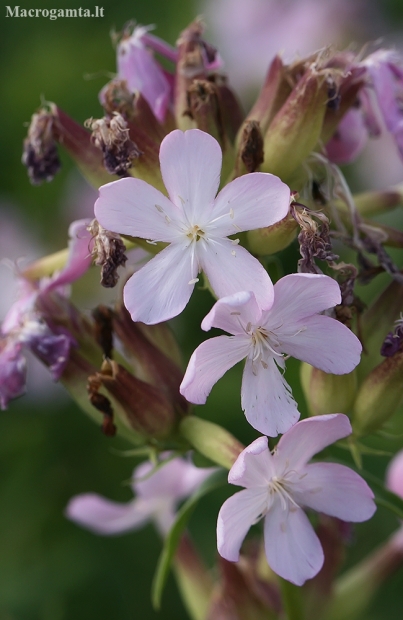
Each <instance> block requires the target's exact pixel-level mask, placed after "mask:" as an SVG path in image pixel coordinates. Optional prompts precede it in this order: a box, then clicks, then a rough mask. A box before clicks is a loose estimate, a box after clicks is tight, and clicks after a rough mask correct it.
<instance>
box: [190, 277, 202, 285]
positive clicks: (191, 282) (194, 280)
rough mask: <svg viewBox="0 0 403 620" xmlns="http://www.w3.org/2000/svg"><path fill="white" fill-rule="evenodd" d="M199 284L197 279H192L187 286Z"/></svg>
mask: <svg viewBox="0 0 403 620" xmlns="http://www.w3.org/2000/svg"><path fill="white" fill-rule="evenodd" d="M197 282H199V278H193V280H189V282H188V284H196V283H197Z"/></svg>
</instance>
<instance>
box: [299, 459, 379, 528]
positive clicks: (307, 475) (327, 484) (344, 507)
mask: <svg viewBox="0 0 403 620" xmlns="http://www.w3.org/2000/svg"><path fill="white" fill-rule="evenodd" d="M293 499H295V500H296V502H297V503H298V504H300V505H304V506H305V507H307V508H312V509H313V510H316V511H317V512H323V513H324V514H327V515H330V516H332V517H337V518H338V519H341V520H342V521H348V522H353V523H356V522H361V521H366V520H367V519H370V518H371V517H372V515H373V514H374V512H375V510H376V505H375V502H374V494H373V493H372V491H371V489H370V488H369V486H368V485H367V483H366V482H365V480H363V479H362V478H361V476H359V475H358V474H356V473H355V472H354V471H353V470H352V469H350V468H349V467H345V466H344V465H339V464H337V463H310V464H309V465H307V466H306V467H305V469H304V470H303V472H301V474H300V479H299V480H298V486H297V485H296V488H295V492H294V491H293Z"/></svg>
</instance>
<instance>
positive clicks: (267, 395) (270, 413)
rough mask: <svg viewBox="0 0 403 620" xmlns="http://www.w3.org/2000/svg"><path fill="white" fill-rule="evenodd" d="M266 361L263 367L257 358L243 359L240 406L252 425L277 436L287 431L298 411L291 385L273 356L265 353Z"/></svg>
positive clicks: (294, 420)
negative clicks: (266, 355)
mask: <svg viewBox="0 0 403 620" xmlns="http://www.w3.org/2000/svg"><path fill="white" fill-rule="evenodd" d="M265 363H266V366H267V367H265V368H264V367H263V366H262V365H261V362H260V361H259V360H258V361H257V362H252V360H250V359H247V360H246V363H245V369H244V372H243V377H242V389H241V401H242V409H243V410H244V412H245V416H246V419H247V420H248V422H249V424H251V426H253V428H256V430H258V431H260V432H261V433H264V434H265V435H269V436H270V437H276V436H277V435H278V434H280V433H285V432H286V431H288V429H289V428H291V426H293V424H295V423H296V422H297V421H298V419H299V416H300V414H299V411H298V405H297V403H296V402H295V400H294V399H293V397H292V394H291V388H290V387H289V385H288V383H287V382H286V380H285V378H284V377H283V375H282V373H281V372H280V370H279V369H278V368H277V366H276V363H275V361H274V359H273V358H272V357H267V359H266V362H265ZM256 366H258V367H257V368H256Z"/></svg>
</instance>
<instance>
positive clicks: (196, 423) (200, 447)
mask: <svg viewBox="0 0 403 620" xmlns="http://www.w3.org/2000/svg"><path fill="white" fill-rule="evenodd" d="M179 431H180V433H181V435H182V437H184V438H185V439H187V441H188V442H189V443H190V444H191V445H192V446H193V447H194V448H195V449H196V450H197V451H198V452H200V453H201V454H203V455H204V456H206V457H207V458H208V459H210V460H211V461H213V462H214V463H217V465H221V467H225V468H226V469H231V467H232V466H233V464H234V462H235V461H236V459H237V458H238V456H239V455H240V454H241V452H242V450H243V449H244V446H243V445H242V444H241V443H240V442H239V441H238V440H237V439H235V437H234V436H233V435H231V433H229V432H228V431H226V430H225V429H224V428H222V427H221V426H218V424H214V423H213V422H208V421H207V420H203V419H202V418H197V417H196V416H193V415H192V416H187V417H186V418H184V419H183V420H182V422H181V423H180V426H179Z"/></svg>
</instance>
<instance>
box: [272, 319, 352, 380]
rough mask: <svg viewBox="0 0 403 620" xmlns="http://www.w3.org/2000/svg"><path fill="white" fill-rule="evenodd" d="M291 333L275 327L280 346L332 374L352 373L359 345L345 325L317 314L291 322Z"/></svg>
mask: <svg viewBox="0 0 403 620" xmlns="http://www.w3.org/2000/svg"><path fill="white" fill-rule="evenodd" d="M293 327H294V329H295V331H294V333H290V332H288V334H287V335H286V334H285V333H284V332H282V330H278V336H279V339H280V340H281V349H282V351H283V352H284V353H287V355H292V356H293V357H296V358H297V359H299V360H302V361H304V362H308V364H311V366H314V367H315V368H320V370H324V371H325V372H328V373H332V374H334V375H343V374H346V373H349V372H351V371H352V370H354V368H355V367H356V366H357V364H359V362H360V358H361V351H362V346H361V343H360V341H359V340H358V338H357V336H355V335H354V334H353V332H352V331H351V330H350V329H348V327H346V326H345V325H343V324H342V323H340V322H339V321H336V320H335V319H331V318H330V317H328V316H322V315H316V316H312V317H307V318H305V319H302V320H301V321H300V322H299V323H295V324H294V326H293Z"/></svg>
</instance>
